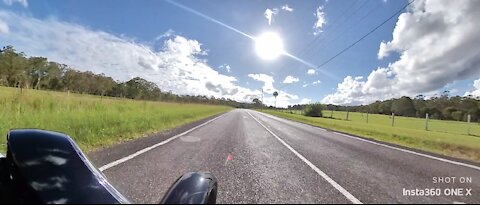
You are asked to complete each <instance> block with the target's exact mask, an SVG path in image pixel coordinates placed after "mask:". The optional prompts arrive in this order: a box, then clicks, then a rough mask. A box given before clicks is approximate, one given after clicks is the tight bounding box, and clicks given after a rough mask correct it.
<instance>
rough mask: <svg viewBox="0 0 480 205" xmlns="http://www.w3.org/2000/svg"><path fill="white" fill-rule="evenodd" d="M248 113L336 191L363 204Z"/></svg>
mask: <svg viewBox="0 0 480 205" xmlns="http://www.w3.org/2000/svg"><path fill="white" fill-rule="evenodd" d="M247 113H248V114H249V115H250V117H252V118H253V119H254V120H255V121H257V122H258V124H260V125H261V126H262V127H263V128H265V129H266V130H267V131H268V132H269V133H270V134H271V135H272V136H274V137H275V138H276V139H277V140H278V141H280V143H282V144H283V145H284V146H285V147H287V148H288V149H289V150H290V151H291V152H293V153H294V154H295V155H296V156H297V157H298V158H300V159H301V160H302V161H303V162H305V163H306V164H307V165H308V166H309V167H310V168H312V169H313V170H314V171H315V172H317V174H318V175H320V176H321V177H322V178H324V179H325V180H326V181H327V182H328V183H330V184H331V185H332V186H333V187H334V188H335V189H337V190H338V191H339V192H340V193H342V194H343V196H345V197H346V198H347V199H348V200H350V201H351V202H352V203H354V204H362V202H361V201H360V200H358V199H357V198H355V196H353V195H352V194H350V192H348V191H347V190H346V189H344V188H343V187H342V186H340V185H339V184H338V183H337V182H335V181H334V180H333V179H332V178H330V177H329V176H328V175H327V174H325V173H324V172H323V171H322V170H320V169H319V168H318V167H317V166H315V165H314V164H313V163H312V162H310V161H308V159H307V158H305V157H304V156H302V155H301V154H300V153H298V152H297V151H296V150H295V149H293V148H292V147H291V146H290V145H288V144H287V143H286V142H285V141H283V140H282V139H281V138H280V137H278V136H277V135H276V134H275V133H273V132H272V131H271V130H270V129H268V128H267V127H266V126H265V125H263V124H262V123H261V122H260V121H258V120H257V119H256V118H255V117H253V115H252V114H250V112H248V111H247Z"/></svg>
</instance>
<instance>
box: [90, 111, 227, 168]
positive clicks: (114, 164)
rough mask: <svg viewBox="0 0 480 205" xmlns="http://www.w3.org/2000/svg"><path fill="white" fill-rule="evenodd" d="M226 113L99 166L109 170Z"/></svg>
mask: <svg viewBox="0 0 480 205" xmlns="http://www.w3.org/2000/svg"><path fill="white" fill-rule="evenodd" d="M224 115H225V114H222V115H220V116H217V117H215V118H213V119H211V120H209V121H207V122H205V123H203V124H201V125H198V126H196V127H194V128H192V129H189V130H187V131H185V132H183V133H180V134H178V135H175V136H173V137H170V138H168V139H167V140H165V141H162V142H159V143H157V144H154V145H152V146H150V147H147V148H145V149H142V150H139V151H137V152H135V153H133V154H131V155H128V156H126V157H123V158H121V159H118V160H115V161H113V162H110V163H108V164H106V165H103V166H102V167H100V168H99V170H100V171H101V172H103V171H105V170H107V169H110V168H112V167H114V166H117V165H119V164H122V163H124V162H126V161H128V160H131V159H133V158H135V157H137V156H138V155H141V154H143V153H145V152H148V151H150V150H152V149H155V148H157V147H159V146H162V145H164V144H167V143H169V142H171V141H173V140H175V139H177V138H179V137H181V136H183V135H186V134H188V133H190V132H192V131H194V130H196V129H198V128H200V127H203V126H205V125H207V124H208V123H211V122H213V121H215V120H216V119H218V118H220V117H222V116H224Z"/></svg>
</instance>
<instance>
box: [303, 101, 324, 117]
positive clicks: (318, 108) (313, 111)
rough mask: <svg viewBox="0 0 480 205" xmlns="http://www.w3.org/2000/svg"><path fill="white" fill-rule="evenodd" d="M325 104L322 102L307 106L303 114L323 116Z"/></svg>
mask: <svg viewBox="0 0 480 205" xmlns="http://www.w3.org/2000/svg"><path fill="white" fill-rule="evenodd" d="M322 110H323V105H321V104H320V103H315V104H310V105H307V106H305V110H304V112H303V114H304V115H305V116H309V117H322Z"/></svg>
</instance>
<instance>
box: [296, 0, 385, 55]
mask: <svg viewBox="0 0 480 205" xmlns="http://www.w3.org/2000/svg"><path fill="white" fill-rule="evenodd" d="M367 2H370V1H369V0H366V1H365V2H364V3H363V4H362V5H361V6H360V7H359V8H358V9H357V10H355V11H354V12H353V13H351V14H350V15H349V16H348V17H347V18H346V19H345V20H344V21H342V22H340V23H339V24H337V27H335V29H332V30H331V31H329V33H328V34H332V33H333V32H335V31H337V29H339V28H341V27H342V26H343V25H344V24H345V23H346V22H347V19H349V18H351V17H352V16H353V15H355V14H356V13H357V12H358V11H359V10H360V9H362V8H363V7H364V6H365V5H366V3H367ZM380 5H381V4H377V6H376V7H374V8H373V9H371V10H369V11H368V12H367V15H366V16H363V17H362V18H360V20H359V21H357V22H356V23H354V24H353V26H349V27H347V29H346V30H350V29H351V28H353V27H355V26H356V25H358V24H359V23H360V22H362V21H363V20H364V19H365V18H366V17H367V16H369V15H370V14H371V13H373V11H374V10H376V9H378V8H379V7H380ZM346 30H344V31H343V32H340V35H335V39H338V38H339V36H342V35H343V34H345V32H346ZM326 36H327V35H325V38H324V41H322V42H320V43H319V44H318V45H317V49H313V50H312V51H313V52H312V53H311V54H308V55H305V56H303V58H310V57H312V56H313V55H314V53H318V52H319V51H320V50H324V49H322V47H321V46H320V45H325V43H327V42H328V43H331V42H333V41H330V40H327V37H326ZM328 37H330V36H328ZM330 45H331V44H330ZM307 53H308V52H307Z"/></svg>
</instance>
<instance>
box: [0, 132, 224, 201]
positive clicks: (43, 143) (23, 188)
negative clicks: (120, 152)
mask: <svg viewBox="0 0 480 205" xmlns="http://www.w3.org/2000/svg"><path fill="white" fill-rule="evenodd" d="M217 187H218V185H217V180H216V178H215V177H214V176H213V175H212V174H210V173H205V172H190V173H186V174H184V175H183V176H181V177H180V178H178V179H177V181H176V182H175V183H174V184H173V185H172V186H171V188H170V189H169V190H168V191H167V192H166V195H165V196H164V197H163V199H162V201H160V203H162V204H163V203H166V204H214V203H216V198H217V189H218V188H217ZM0 203H2V204H6V203H55V204H57V203H60V204H65V203H69V204H70V203H75V204H78V203H80V204H85V203H88V204H91V203H96V204H118V203H120V204H124V203H130V201H129V200H127V199H126V198H125V197H124V196H123V195H122V194H120V192H118V191H117V190H116V189H115V188H114V187H113V186H112V185H111V184H110V183H109V182H108V181H107V180H106V179H105V177H104V175H103V174H102V173H101V172H100V171H98V170H97V169H96V168H95V167H94V166H93V165H92V163H90V161H88V159H87V157H86V156H85V155H84V154H83V153H82V151H81V150H80V149H79V148H78V146H77V145H76V143H75V142H74V141H73V140H72V139H71V138H70V137H69V136H67V135H65V134H62V133H57V132H50V131H44V130H35V129H21V130H11V131H10V132H9V133H8V135H7V156H6V157H4V156H1V155H0Z"/></svg>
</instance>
